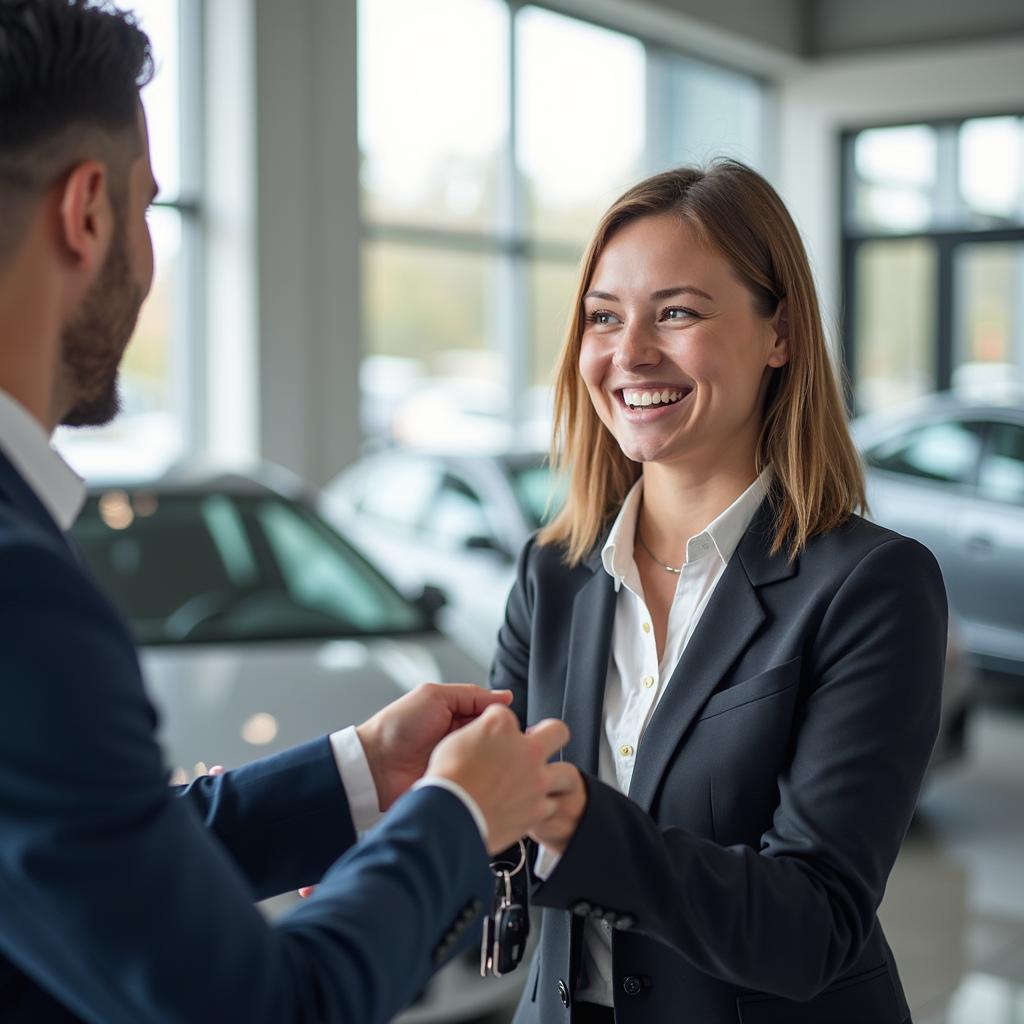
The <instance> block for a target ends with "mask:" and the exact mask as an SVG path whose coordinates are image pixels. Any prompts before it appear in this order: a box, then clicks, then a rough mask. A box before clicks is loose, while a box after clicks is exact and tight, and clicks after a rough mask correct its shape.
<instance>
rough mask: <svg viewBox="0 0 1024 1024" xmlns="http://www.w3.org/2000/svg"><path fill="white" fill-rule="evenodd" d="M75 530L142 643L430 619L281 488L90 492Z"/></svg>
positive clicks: (356, 630)
mask: <svg viewBox="0 0 1024 1024" xmlns="http://www.w3.org/2000/svg"><path fill="white" fill-rule="evenodd" d="M74 535H75V539H76V540H77V542H78V544H79V546H80V548H81V550H82V553H83V555H84V557H85V559H86V561H87V562H88V563H89V565H90V567H91V568H92V570H93V572H94V573H95V575H96V577H97V578H98V580H99V582H100V584H101V585H102V586H103V587H104V588H105V589H106V591H107V593H108V594H109V595H110V596H111V598H112V599H113V601H114V603H115V604H116V605H117V606H118V607H119V608H120V609H121V611H122V612H123V613H124V615H125V616H126V617H127V618H128V620H129V621H130V622H131V624H132V627H133V628H134V630H135V634H136V637H137V638H138V640H139V642H140V643H144V644H161V643H200V642H202V643H209V642H234V641H252V640H286V639H300V638H312V637H351V636H365V635H374V634H381V633H387V634H395V633H414V632H420V631H422V630H425V629H426V628H428V626H427V621H426V617H425V615H424V614H423V612H421V611H420V609H419V608H417V607H416V606H415V605H413V604H411V603H410V602H409V601H407V600H406V599H405V598H403V597H402V596H401V595H400V594H399V593H398V592H397V591H396V590H395V589H394V588H393V587H392V586H391V585H390V584H389V583H388V582H387V581H386V580H385V579H384V578H383V577H382V576H381V575H380V574H379V573H378V572H377V571H376V570H375V569H373V568H372V567H371V566H370V565H368V564H367V563H366V562H365V561H364V560H363V559H362V558H361V557H360V556H359V555H358V554H357V553H356V552H355V551H354V550H353V549H352V548H351V547H349V545H348V544H347V543H346V542H345V541H344V540H343V539H342V538H341V537H340V536H339V535H338V534H337V533H336V532H335V531H334V530H333V529H332V528H331V527H329V526H328V525H327V524H326V523H324V522H323V521H322V520H321V519H320V518H319V517H318V516H317V515H315V514H314V513H313V512H311V511H310V510H308V509H307V508H305V507H304V506H302V505H300V504H297V503H295V502H291V501H288V500H285V499H283V498H280V497H278V496H276V495H273V494H269V493H268V494H253V495H235V494H229V493H216V492H214V493H205V494H160V493H159V492H155V491H143V490H138V491H132V492H129V491H124V490H110V491H107V492H105V493H103V494H100V495H96V496H93V497H91V498H90V499H89V501H88V502H87V503H86V506H85V508H84V509H83V511H82V515H81V516H80V517H79V520H78V523H77V524H76V526H75V529H74Z"/></svg>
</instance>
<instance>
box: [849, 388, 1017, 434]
mask: <svg viewBox="0 0 1024 1024" xmlns="http://www.w3.org/2000/svg"><path fill="white" fill-rule="evenodd" d="M944 414H945V415H955V416H967V417H969V418H970V419H983V418H986V417H992V418H994V419H1001V420H1005V419H1009V420H1014V421H1018V422H1022V423H1024V393H1021V394H1020V395H1019V396H1018V395H1016V394H1014V393H1013V392H1009V391H1007V392H1003V393H1001V394H996V393H985V392H980V393H976V392H958V391H940V392H936V393H935V394H931V395H925V396H924V397H922V398H918V399H915V400H914V401H912V402H908V403H906V404H904V405H900V406H897V407H895V408H891V409H880V410H878V411H877V412H871V413H866V414H864V415H863V416H859V417H857V418H856V419H855V420H854V421H853V422H852V424H851V427H852V429H853V431H854V434H856V435H858V436H861V435H864V436H866V435H868V434H872V435H873V434H875V433H876V432H877V431H879V430H885V429H886V428H888V427H890V426H897V425H900V424H906V423H913V422H915V421H916V420H919V419H932V418H934V417H935V416H941V415H944Z"/></svg>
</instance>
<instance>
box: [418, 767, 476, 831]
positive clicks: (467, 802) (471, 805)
mask: <svg viewBox="0 0 1024 1024" xmlns="http://www.w3.org/2000/svg"><path fill="white" fill-rule="evenodd" d="M424 786H437V787H438V788H439V789H447V790H448V792H449V793H451V794H452V796H457V797H458V798H459V799H460V800H461V801H462V803H463V805H464V806H465V808H466V810H467V811H469V813H470V814H471V815H472V817H473V821H475V822H476V827H477V830H478V831H479V833H480V838H481V840H483V844H484V846H487V819H486V818H485V817H484V813H483V811H481V810H480V805H479V804H478V803H477V802H476V801H475V800H474V799H473V798H472V797H471V796H470V795H469V794H468V793H467V792H466V791H465V790H464V789H463V788H462V787H461V786H460V785H459V784H458V783H457V782H452V780H451V779H446V778H444V777H443V776H441V775H424V776H423V778H422V779H420V780H419V781H418V782H414V783H413V786H412V788H413V789H422V788H423V787H424Z"/></svg>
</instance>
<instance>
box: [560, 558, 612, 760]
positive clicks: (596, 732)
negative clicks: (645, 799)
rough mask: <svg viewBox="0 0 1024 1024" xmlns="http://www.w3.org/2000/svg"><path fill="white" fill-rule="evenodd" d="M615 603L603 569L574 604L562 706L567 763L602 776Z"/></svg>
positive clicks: (580, 592) (580, 591)
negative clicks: (567, 736) (603, 720)
mask: <svg viewBox="0 0 1024 1024" xmlns="http://www.w3.org/2000/svg"><path fill="white" fill-rule="evenodd" d="M615 599H616V593H615V583H614V581H613V580H612V578H611V576H609V575H608V573H606V572H605V571H604V570H603V569H602V568H597V569H595V570H594V575H593V577H592V578H591V579H589V580H588V581H587V582H586V583H585V584H584V585H583V587H582V588H581V589H580V590H579V592H578V593H577V594H576V600H575V601H574V603H573V611H572V628H571V631H570V634H569V661H568V666H567V669H566V674H565V697H564V702H563V705H562V720H563V721H564V722H565V723H566V724H567V725H568V726H569V729H570V731H571V733H572V735H571V737H570V739H569V742H568V744H566V746H565V748H564V750H563V751H562V758H563V760H566V761H571V762H572V763H573V764H575V765H577V766H578V767H579V768H581V769H582V770H583V771H587V772H590V773H591V774H596V773H597V761H598V741H599V738H600V729H601V711H602V708H603V707H604V688H605V682H606V681H607V678H608V655H609V652H610V649H611V639H612V626H613V623H614V621H615Z"/></svg>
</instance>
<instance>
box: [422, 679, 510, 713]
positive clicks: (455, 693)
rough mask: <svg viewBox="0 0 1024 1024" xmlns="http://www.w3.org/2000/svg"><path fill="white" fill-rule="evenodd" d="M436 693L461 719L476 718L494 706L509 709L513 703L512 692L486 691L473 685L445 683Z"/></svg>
mask: <svg viewBox="0 0 1024 1024" xmlns="http://www.w3.org/2000/svg"><path fill="white" fill-rule="evenodd" d="M436 692H437V695H438V696H439V697H440V698H441V700H443V701H444V703H445V704H446V705H447V706H448V709H449V711H451V713H452V714H453V715H455V716H456V717H460V718H475V717H476V716H477V715H479V714H482V713H483V712H484V711H485V710H486V709H487V708H489V707H490V706H491V705H492V704H500V705H502V706H504V707H507V706H508V705H509V704H511V703H512V691H511V690H485V689H483V688H482V687H480V686H474V685H473V684H471V683H444V684H442V685H440V686H438V687H437V691H436Z"/></svg>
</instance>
